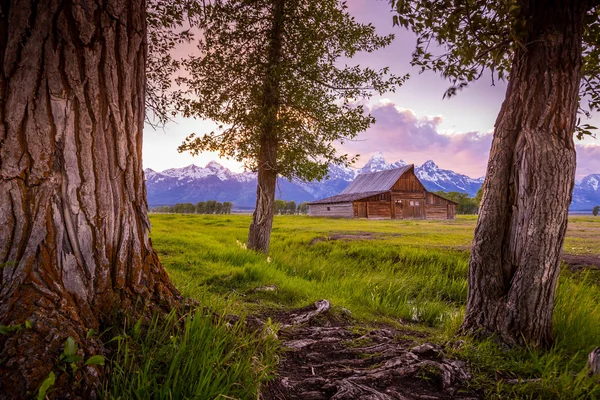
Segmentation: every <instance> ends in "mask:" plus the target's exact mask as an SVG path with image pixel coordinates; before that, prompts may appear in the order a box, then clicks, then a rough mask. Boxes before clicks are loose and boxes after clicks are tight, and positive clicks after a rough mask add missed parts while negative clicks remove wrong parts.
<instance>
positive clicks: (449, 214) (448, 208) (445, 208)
mask: <svg viewBox="0 0 600 400" xmlns="http://www.w3.org/2000/svg"><path fill="white" fill-rule="evenodd" d="M425 200H426V202H425V215H426V216H427V219H454V210H455V208H456V207H455V205H454V203H452V202H451V201H449V200H447V199H445V198H443V197H441V196H438V195H437V194H434V193H429V192H428V193H427V194H426V196H425Z"/></svg>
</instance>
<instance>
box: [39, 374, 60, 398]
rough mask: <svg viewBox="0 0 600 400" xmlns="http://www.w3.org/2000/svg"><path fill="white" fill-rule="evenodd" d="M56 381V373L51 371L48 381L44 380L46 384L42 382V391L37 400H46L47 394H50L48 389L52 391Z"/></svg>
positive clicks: (40, 390)
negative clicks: (51, 388)
mask: <svg viewBox="0 0 600 400" xmlns="http://www.w3.org/2000/svg"><path fill="white" fill-rule="evenodd" d="M55 381H56V377H55V376H54V372H52V371H50V373H49V374H48V376H47V377H46V379H44V382H42V385H41V386H40V389H39V390H38V395H37V400H44V399H45V398H46V392H48V389H50V387H51V386H52V385H54V382H55Z"/></svg>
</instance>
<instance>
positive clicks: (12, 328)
mask: <svg viewBox="0 0 600 400" xmlns="http://www.w3.org/2000/svg"><path fill="white" fill-rule="evenodd" d="M21 329H23V326H21V324H19V325H0V335H10V334H11V333H15V332H19V331H20V330H21Z"/></svg>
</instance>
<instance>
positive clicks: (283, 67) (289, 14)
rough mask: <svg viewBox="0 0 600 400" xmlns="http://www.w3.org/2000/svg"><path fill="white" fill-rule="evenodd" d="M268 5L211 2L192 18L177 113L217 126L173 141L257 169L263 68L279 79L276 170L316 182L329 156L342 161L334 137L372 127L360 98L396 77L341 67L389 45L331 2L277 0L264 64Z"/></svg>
mask: <svg viewBox="0 0 600 400" xmlns="http://www.w3.org/2000/svg"><path fill="white" fill-rule="evenodd" d="M272 4H273V2H272V1H267V0H258V1H252V2H248V1H241V0H215V1H212V2H210V3H209V4H207V5H206V7H205V8H204V9H203V10H202V15H201V17H199V18H198V19H197V22H198V27H199V28H200V30H201V32H202V35H200V37H199V39H198V49H199V55H197V56H194V55H193V56H190V57H189V58H188V59H186V60H184V61H183V65H184V67H185V70H186V71H187V73H188V75H187V77H184V78H181V79H180V80H179V82H180V83H181V84H183V85H185V86H186V87H187V88H188V92H187V94H188V95H189V96H188V99H187V102H186V106H185V108H184V114H185V115H186V116H196V117H200V118H205V119H211V120H213V121H216V122H218V123H219V124H220V126H219V129H218V130H216V131H214V132H207V133H205V134H200V135H196V134H193V135H191V136H190V137H188V138H187V140H186V142H185V143H184V144H183V145H182V146H181V147H180V150H181V151H190V152H192V153H193V154H197V153H199V152H201V151H217V152H219V153H220V154H221V156H226V157H231V158H233V159H235V160H237V161H240V162H243V163H244V165H245V166H246V167H247V168H248V169H250V170H253V171H256V170H257V168H258V165H257V164H258V159H259V157H258V154H259V151H260V140H259V138H260V135H261V127H262V126H263V124H264V120H265V118H266V115H265V112H264V107H263V106H264V96H265V93H264V84H265V82H266V80H267V74H268V73H271V74H274V75H276V77H275V81H277V82H279V85H278V95H279V97H280V99H279V107H278V110H277V118H276V127H275V131H276V132H277V134H276V136H277V142H278V153H277V168H276V169H277V173H278V174H279V175H280V176H284V177H287V178H292V177H297V178H300V179H304V180H312V179H320V178H323V177H324V176H325V175H326V173H327V167H328V164H329V163H330V162H333V163H338V164H348V163H349V162H352V161H353V159H354V158H353V157H352V156H348V155H345V154H338V151H337V149H336V146H334V143H335V142H338V143H343V142H344V141H346V140H350V139H352V138H354V137H355V136H356V135H357V134H358V133H359V132H361V131H363V130H365V129H366V128H368V127H369V125H370V124H371V123H373V121H374V119H373V117H372V116H370V115H368V114H366V113H365V110H364V108H363V105H362V104H361V103H360V102H359V101H358V100H359V99H364V98H369V97H370V96H371V95H372V94H373V93H384V92H386V91H393V90H394V89H395V88H396V87H397V86H398V85H400V84H401V83H402V82H403V80H404V79H405V77H398V76H395V75H392V74H389V71H388V69H387V68H384V69H383V70H380V71H376V70H373V69H371V68H363V67H360V66H358V65H349V64H347V62H348V60H349V59H350V58H351V57H352V56H354V55H355V54H356V53H358V52H361V51H366V52H373V51H375V50H377V49H379V48H382V47H385V46H387V45H388V44H390V43H391V41H392V39H393V36H391V35H389V36H379V35H377V34H376V33H375V28H374V27H373V25H371V24H360V23H358V22H357V21H356V20H355V19H354V18H353V17H352V16H350V15H349V14H348V13H347V11H346V8H347V6H346V4H345V2H340V1H338V0H321V1H317V0H310V1H300V0H286V1H285V6H284V10H283V13H284V15H283V19H284V23H283V24H282V32H281V45H282V48H281V58H280V60H279V62H277V65H270V62H269V57H268V53H269V42H270V40H269V34H270V27H271V24H272V16H271V8H272Z"/></svg>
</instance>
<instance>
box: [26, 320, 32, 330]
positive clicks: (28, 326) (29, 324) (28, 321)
mask: <svg viewBox="0 0 600 400" xmlns="http://www.w3.org/2000/svg"><path fill="white" fill-rule="evenodd" d="M25 328H27V329H31V328H33V323H32V322H31V321H30V320H27V321H25Z"/></svg>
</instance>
